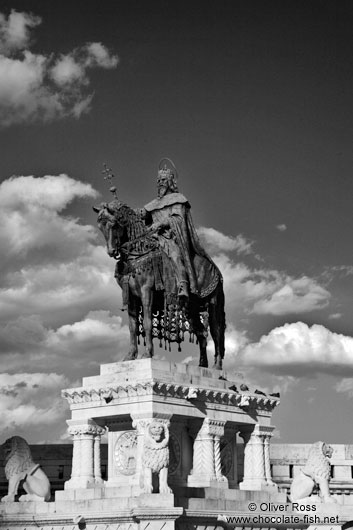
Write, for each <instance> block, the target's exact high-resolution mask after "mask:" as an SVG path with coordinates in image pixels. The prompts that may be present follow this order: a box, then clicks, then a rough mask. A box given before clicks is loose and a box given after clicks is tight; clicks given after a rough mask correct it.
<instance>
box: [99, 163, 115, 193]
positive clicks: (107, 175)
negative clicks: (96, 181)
mask: <svg viewBox="0 0 353 530" xmlns="http://www.w3.org/2000/svg"><path fill="white" fill-rule="evenodd" d="M103 167H104V169H103V171H102V174H103V175H104V176H103V178H104V180H108V181H109V182H110V184H112V180H113V178H115V175H114V173H112V169H111V168H110V167H108V166H107V164H106V163H104V164H103ZM109 191H110V192H111V193H112V194H113V195H114V197H115V198H116V199H117V194H116V187H115V186H112V187H111V188H110V190H109Z"/></svg>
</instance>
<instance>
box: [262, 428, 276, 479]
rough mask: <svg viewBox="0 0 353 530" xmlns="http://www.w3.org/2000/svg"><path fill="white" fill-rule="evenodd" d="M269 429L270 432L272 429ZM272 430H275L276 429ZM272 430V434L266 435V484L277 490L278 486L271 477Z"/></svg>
mask: <svg viewBox="0 0 353 530" xmlns="http://www.w3.org/2000/svg"><path fill="white" fill-rule="evenodd" d="M267 429H268V430H269V429H270V427H268V428H267ZM271 429H272V430H273V429H274V427H273V428H271ZM272 430H271V432H268V433H267V434H265V435H264V453H265V455H264V457H265V476H266V482H267V484H268V486H270V487H272V488H276V489H277V485H276V484H275V483H274V482H273V480H272V475H271V461H270V441H271V438H272V434H273V433H272Z"/></svg>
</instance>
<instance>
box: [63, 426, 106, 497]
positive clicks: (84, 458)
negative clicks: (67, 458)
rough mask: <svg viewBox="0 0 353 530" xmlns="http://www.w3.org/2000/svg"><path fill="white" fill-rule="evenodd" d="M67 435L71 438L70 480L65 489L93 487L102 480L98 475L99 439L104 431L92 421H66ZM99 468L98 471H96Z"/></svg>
mask: <svg viewBox="0 0 353 530" xmlns="http://www.w3.org/2000/svg"><path fill="white" fill-rule="evenodd" d="M67 423H68V425H69V433H70V434H71V435H72V436H73V452H72V472H71V479H70V480H68V481H67V482H65V489H76V488H88V487H93V486H94V485H95V483H96V480H95V479H96V477H97V479H98V481H97V482H99V478H100V480H102V478H101V473H100V437H101V435H102V434H103V433H104V432H105V429H104V428H102V427H100V426H99V425H97V424H96V423H95V422H94V421H93V420H91V419H88V420H68V421H67ZM98 468H99V470H98Z"/></svg>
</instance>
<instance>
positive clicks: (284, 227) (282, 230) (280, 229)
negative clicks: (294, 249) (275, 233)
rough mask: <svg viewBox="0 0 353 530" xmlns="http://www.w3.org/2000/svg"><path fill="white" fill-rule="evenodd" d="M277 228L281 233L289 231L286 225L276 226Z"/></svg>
mask: <svg viewBox="0 0 353 530" xmlns="http://www.w3.org/2000/svg"><path fill="white" fill-rule="evenodd" d="M276 228H277V230H279V231H280V232H285V231H286V230H287V225H285V224H280V225H276Z"/></svg>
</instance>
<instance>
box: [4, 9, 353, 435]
mask: <svg viewBox="0 0 353 530" xmlns="http://www.w3.org/2000/svg"><path fill="white" fill-rule="evenodd" d="M352 18H353V7H352V3H351V2H346V1H340V2H334V1H333V0H332V1H324V0H312V1H311V2H307V1H301V0H296V1H295V2H294V1H286V0H278V1H276V0H267V1H266V2H263V1H256V0H251V1H242V0H239V1H230V0H221V1H219V0H218V1H217V2H215V1H207V0H206V1H199V0H191V1H190V0H189V1H188V2H186V1H183V0H182V1H162V0H160V1H151V2H143V1H142V0H132V1H131V0H130V1H128V2H127V1H120V0H115V1H110V0H109V1H108V0H103V1H102V0H101V1H100V2H98V1H97V2H96V1H81V0H76V1H75V2H69V1H67V0H63V1H61V2H44V1H43V2H42V1H39V0H36V1H28V0H26V1H22V2H21V1H16V0H14V1H12V2H8V1H7V0H4V1H3V2H2V4H1V14H0V145H1V157H0V170H1V171H0V176H1V180H2V182H1V185H0V217H1V226H2V229H1V231H0V248H1V255H2V260H1V268H2V270H1V276H0V289H1V298H0V346H1V349H0V368H1V374H0V414H1V416H2V417H3V426H4V428H3V430H2V437H3V438H4V439H5V438H6V437H8V436H10V435H12V434H20V435H22V436H25V437H26V438H27V439H28V440H29V441H30V442H39V441H57V440H59V439H63V438H65V429H66V426H65V418H66V417H67V416H68V412H67V409H66V405H65V403H64V402H63V401H62V399H61V398H60V390H61V388H65V387H68V386H72V385H76V384H78V385H79V384H80V379H81V378H82V377H83V376H85V375H93V374H96V373H98V370H99V364H101V363H104V362H110V361H113V360H119V359H120V358H121V357H122V356H123V354H124V352H125V351H126V348H127V344H128V332H127V321H126V317H125V315H124V314H123V313H121V311H120V307H121V294H120V290H119V288H118V287H117V286H116V285H115V284H114V280H113V269H114V263H113V262H112V260H110V259H109V258H108V256H107V255H106V253H105V249H104V246H103V239H102V236H101V234H100V233H99V232H98V231H97V229H96V226H95V215H94V213H93V212H92V209H91V206H92V204H94V203H97V202H98V203H99V202H100V201H101V200H104V199H107V198H108V196H109V192H108V188H107V185H106V182H105V181H104V180H103V178H102V174H101V171H102V163H103V162H106V163H107V164H108V165H109V166H110V167H112V168H113V171H114V173H115V175H116V179H115V180H116V182H115V183H116V185H117V187H118V192H119V196H120V197H121V199H122V200H124V201H125V202H127V203H128V204H130V205H131V206H142V205H144V204H146V203H147V202H149V201H150V200H151V199H152V198H153V197H154V196H155V193H156V183H155V178H156V172H157V166H158V161H159V160H160V158H162V157H165V156H167V157H170V158H172V159H173V160H174V162H175V164H176V166H177V168H178V172H179V188H180V190H181V191H182V192H183V193H184V194H185V195H186V196H187V197H188V199H189V200H190V203H191V205H192V212H193V218H194V222H195V224H196V226H197V227H198V229H199V233H200V236H201V238H202V240H203V243H204V246H205V247H206V248H207V249H208V251H209V252H210V253H211V254H212V256H213V257H214V259H215V260H216V262H217V263H218V264H219V266H220V268H221V270H222V272H223V275H224V280H225V292H226V304H227V322H228V328H227V353H226V363H225V364H226V366H227V367H229V368H234V369H236V370H237V371H242V372H243V373H244V377H245V379H246V380H248V381H249V382H250V383H251V384H253V385H255V386H256V387H258V388H264V389H265V390H268V391H272V390H278V389H280V390H281V396H282V403H281V405H280V407H279V409H278V410H277V411H276V412H275V414H274V418H273V421H274V424H275V425H276V426H277V428H278V433H277V436H278V438H277V440H278V441H281V442H314V441H316V440H319V439H324V440H327V441H329V442H332V443H350V442H351V440H352V434H353V433H352V427H351V417H352V399H351V396H352V391H353V337H352V336H351V335H352V319H351V314H352V297H353V287H352V275H353V260H352V253H353V251H352V245H351V234H352V231H353V221H352V214H351V203H352V189H353V184H352V177H351V167H352V161H353V153H352V123H353V116H352V114H353V107H352V104H351V94H352V85H353V70H352V66H353V65H352V62H353V55H352V52H351V50H352V32H351V28H352ZM156 353H157V355H158V356H159V357H163V356H165V357H166V358H170V357H172V358H173V359H175V360H178V361H182V360H185V359H187V358H191V357H192V358H193V359H192V360H191V362H197V351H196V349H193V348H191V347H190V346H189V344H185V347H184V348H183V352H182V353H181V354H178V353H177V352H176V349H175V350H174V351H173V352H172V354H169V353H165V352H164V351H159V350H158V349H157V352H156ZM210 356H211V354H210ZM189 360H190V359H189Z"/></svg>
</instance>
